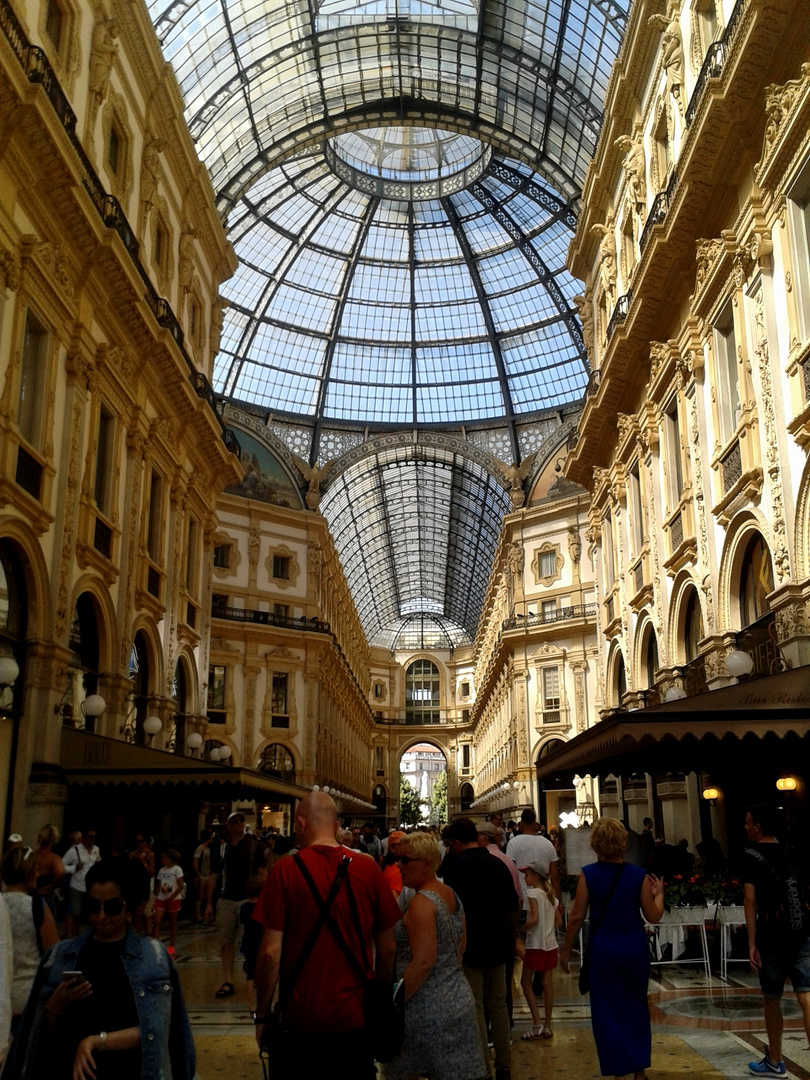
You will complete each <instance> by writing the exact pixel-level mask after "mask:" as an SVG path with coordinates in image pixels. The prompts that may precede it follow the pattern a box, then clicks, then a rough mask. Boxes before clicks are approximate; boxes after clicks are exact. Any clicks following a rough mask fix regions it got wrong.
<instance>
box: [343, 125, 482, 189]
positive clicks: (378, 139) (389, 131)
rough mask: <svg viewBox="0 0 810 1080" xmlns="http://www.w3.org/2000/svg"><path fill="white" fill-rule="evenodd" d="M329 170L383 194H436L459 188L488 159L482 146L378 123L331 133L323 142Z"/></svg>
mask: <svg viewBox="0 0 810 1080" xmlns="http://www.w3.org/2000/svg"><path fill="white" fill-rule="evenodd" d="M325 153H326V157H327V160H328V161H329V164H330V166H331V167H332V169H333V170H334V172H335V173H337V175H338V176H339V177H340V178H341V179H342V180H345V181H346V182H347V183H348V184H351V185H352V187H355V188H357V189H359V190H360V191H364V192H367V193H368V194H370V195H378V196H380V197H382V198H387V199H417V200H419V199H436V198H441V197H442V196H444V195H451V194H452V193H453V192H455V191H461V190H463V189H464V188H465V187H467V185H468V184H471V183H472V182H473V180H476V179H477V178H478V177H479V176H480V175H481V174H482V173H483V172H484V170H485V169H486V167H487V165H488V164H489V159H490V156H491V151H490V148H489V147H488V146H485V145H484V143H482V142H480V141H479V140H478V139H473V138H470V136H469V135H459V134H458V133H457V132H454V131H443V130H440V129H436V128H426V127H404V126H403V127H378V128H366V129H365V130H363V131H350V132H346V133H345V134H343V135H336V136H335V137H334V138H332V139H330V140H329V141H328V142H327V143H326V146H325Z"/></svg>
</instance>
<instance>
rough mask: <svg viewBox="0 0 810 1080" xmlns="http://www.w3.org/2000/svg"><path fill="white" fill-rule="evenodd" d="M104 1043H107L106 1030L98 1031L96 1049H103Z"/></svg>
mask: <svg viewBox="0 0 810 1080" xmlns="http://www.w3.org/2000/svg"><path fill="white" fill-rule="evenodd" d="M106 1045H107V1032H106V1031H100V1032H99V1033H98V1046H97V1047H96V1049H97V1050H103V1049H104V1047H105V1046H106Z"/></svg>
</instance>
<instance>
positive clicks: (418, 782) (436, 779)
mask: <svg viewBox="0 0 810 1080" xmlns="http://www.w3.org/2000/svg"><path fill="white" fill-rule="evenodd" d="M448 764H449V761H448V756H447V751H446V750H445V749H444V748H443V747H441V746H439V745H438V744H437V743H434V742H431V741H430V740H428V739H413V740H412V741H411V742H410V743H409V745H408V746H406V747H405V748H404V749H403V751H402V753H401V754H400V758H399V824H400V825H420V824H433V825H443V824H445V822H446V821H447V820H448V799H447V794H448Z"/></svg>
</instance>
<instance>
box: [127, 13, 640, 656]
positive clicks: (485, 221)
mask: <svg viewBox="0 0 810 1080" xmlns="http://www.w3.org/2000/svg"><path fill="white" fill-rule="evenodd" d="M630 2H631V0H321V2H319V0H168V2H167V0H147V4H148V6H149V9H150V12H151V15H152V17H153V20H154V22H155V27H156V30H157V33H158V35H159V38H160V40H161V43H162V45H163V49H164V52H165V55H166V57H167V59H168V60H169V61H170V62H171V63H172V65H173V67H174V70H175V73H176V75H177V79H178V82H179V85H180V89H181V92H182V94H183V98H184V102H185V110H186V112H185V115H186V120H187V122H188V125H189V129H190V131H191V134H192V137H193V138H194V140H195V142H196V147H197V151H198V153H199V155H200V157H201V158H202V160H203V161H204V163H205V164H206V166H207V167H208V170H209V173H210V175H211V179H212V182H213V185H214V189H215V193H216V197H217V204H218V207H219V210H220V213H221V214H222V217H223V219H224V220H225V222H226V224H227V227H228V229H229V233H230V238H231V240H232V242H233V244H234V248H235V250H236V253H237V255H238V257H239V260H240V265H239V270H238V271H237V274H236V275H235V277H234V278H233V279H232V280H231V281H230V282H228V283H227V284H226V285H225V286H224V288H223V290H222V291H223V295H224V296H225V297H226V299H227V301H228V304H229V306H228V308H227V309H226V314H225V325H224V327H223V333H222V345H221V352H220V354H219V356H218V357H217V360H216V363H215V368H214V382H215V387H216V389H217V390H218V391H219V392H220V393H223V394H225V395H226V396H229V397H232V398H233V399H234V400H235V401H244V402H247V403H250V404H251V405H253V406H254V407H258V408H261V409H263V410H266V411H267V414H268V415H273V416H275V417H277V418H278V419H279V420H280V421H281V420H283V421H284V423H286V424H288V425H289V426H290V429H291V430H292V426H293V425H294V424H296V423H297V424H298V426H299V430H301V431H302V430H307V431H310V432H311V438H310V439H309V445H308V454H306V451H304V447H303V446H300V445H299V447H298V452H304V454H305V456H308V458H309V463H310V464H311V465H314V464H315V463H316V462H318V461H320V462H321V464H323V463H324V457H325V456H330V455H329V453H328V450H326V449H324V446H325V443H324V439H326V437H327V435H328V425H329V422H330V421H332V422H333V424H342V425H344V426H347V427H348V426H351V425H353V424H356V425H358V427H359V428H360V429H361V430H362V431H363V433H364V434H363V436H362V437H363V438H366V433H367V431H368V428H367V425H372V426H376V425H380V426H383V427H389V428H390V427H394V428H402V427H406V428H416V427H419V426H421V425H424V424H432V425H440V426H453V427H455V428H456V429H458V426H459V425H461V424H469V423H472V422H475V421H485V420H487V419H491V420H493V422H494V421H498V420H499V418H502V419H503V422H504V424H505V425H506V427H507V428H508V430H509V432H510V436H509V439H510V446H511V459H512V460H511V462H510V464H518V463H519V462H520V457H521V453H520V446H521V445H522V441H521V440H522V439H523V438H524V436H523V435H521V434H519V432H522V431H525V429H526V422H527V421H528V420H529V419H530V418H532V417H534V415H535V414H536V413H538V412H539V413H542V414H544V418H543V419H542V420H541V423H544V422H545V419H546V418H547V417H548V416H549V415H552V416H553V413H551V412H550V411H551V410H553V409H555V408H562V407H565V406H566V405H569V404H570V403H572V402H575V401H577V400H578V399H579V397H580V396H581V392H582V390H583V388H584V385H585V381H586V376H587V362H586V360H585V355H584V351H583V345H582V336H581V332H580V328H579V326H578V323H577V320H576V316H575V313H574V307H573V296H574V295H575V294H576V292H577V291H578V288H577V284H576V283H575V282H574V281H573V280H572V279H571V278H570V277H569V275H568V274H567V272H566V270H565V268H564V261H565V254H566V250H567V247H568V243H569V241H570V236H571V230H572V229H573V227H574V226H575V224H576V210H577V204H578V199H579V196H580V192H581V189H582V184H583V181H584V178H585V173H586V170H587V167H588V164H589V162H590V160H591V157H592V155H593V152H594V150H595V147H596V142H597V138H598V135H599V128H600V125H601V120H602V103H603V100H604V95H605V90H606V88H607V82H608V78H609V74H610V69H611V65H612V63H613V60H614V58H615V56H616V54H617V53H618V50H619V47H620V44H621V38H622V35H623V33H624V30H625V26H626V21H627V11H628V8H629V4H630ZM299 421H300V422H299ZM519 421H520V424H519ZM324 432H326V435H325V434H324ZM465 438H466V436H465ZM333 442H334V439H333ZM423 449H424V448H420V447H416V446H415V447H413V448H402V447H398V448H397V449H396V451H394V450H393V449H392V450H391V451H390V452H389V451H386V452H385V453H382V452H381V453H378V454H376V455H372V456H369V457H366V458H364V459H363V460H362V462H358V463H357V464H356V465H352V466H350V467H348V468H347V469H345V470H344V471H342V472H338V473H337V474H336V477H335V478H334V479H333V480H330V481H327V485H326V491H325V495H324V497H323V499H322V503H321V508H322V509H323V511H324V513H325V514H326V515H327V517H328V519H329V522H330V527H331V529H332V532H333V535H334V536H335V539H336V543H337V547H338V551H339V552H340V554H341V558H342V560H343V562H344V566H345V568H346V572H347V577H348V579H349V582H350V584H351V587H352V591H353V595H354V597H355V601H356V603H357V606H358V609H359V610H360V613H361V617H362V618H363V622H364V626H365V628H366V631H367V633H368V635H369V638H370V639H371V640H376V641H378V642H380V643H383V644H387V645H389V647H394V645H395V644H396V643H404V642H407V643H408V645H409V647H411V644H412V643H413V642H416V641H417V638H418V639H419V640H420V641H426V640H427V639H428V638H431V635H432V636H433V637H434V638H436V640H437V641H441V640H447V641H448V642H450V643H455V642H459V641H463V640H469V638H470V637H471V636H472V635H474V633H475V628H476V625H477V621H478V618H479V614H480V608H481V603H482V600H483V595H484V590H485V588H486V582H487V578H488V575H489V570H490V566H491V560H492V556H493V553H494V551H495V544H496V539H497V535H498V531H499V529H500V524H501V519H502V516H503V514H504V513H505V512H507V511H508V510H509V509H510V504H509V500H508V497H507V494H508V493H507V491H506V488H505V486H504V485H503V484H500V483H499V482H498V481H497V480H493V475H494V474H493V473H492V472H487V470H486V469H485V468H483V467H481V466H480V465H479V464H478V463H477V462H475V461H473V460H471V459H470V458H469V457H466V456H465V455H464V454H453V453H449V452H448V454H445V455H444V456H443V454H442V453H440V452H438V451H435V452H431V453H430V454H428V455H427V456H425V454H424V453H421V456H420V452H421V451H422V450H423ZM502 456H505V455H504V454H502ZM495 471H496V472H497V470H495ZM425 635H427V638H426V637H425ZM431 640H432V638H431Z"/></svg>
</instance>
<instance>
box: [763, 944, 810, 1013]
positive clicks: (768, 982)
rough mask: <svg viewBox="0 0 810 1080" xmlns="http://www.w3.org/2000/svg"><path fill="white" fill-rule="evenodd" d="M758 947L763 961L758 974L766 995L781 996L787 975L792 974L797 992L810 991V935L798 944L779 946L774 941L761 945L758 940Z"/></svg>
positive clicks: (804, 992) (768, 996) (805, 992)
mask: <svg viewBox="0 0 810 1080" xmlns="http://www.w3.org/2000/svg"><path fill="white" fill-rule="evenodd" d="M757 948H758V949H759V958H760V960H761V961H762V967H761V968H760V969H759V971H758V972H757V974H758V975H759V985H760V986H761V987H762V994H763V996H764V997H766V998H780V997H781V996H782V994H783V993H784V990H785V979H786V977H787V976H790V981H791V982H792V983H793V989H794V991H795V993H797V994H807V993H810V937H807V938H805V939H804V941H803V942H802V943H801V944H800V945H798V946H790V945H787V946H784V945H783V946H778V945H774V944H773V943H772V942H764V943H763V944H761V945H760V944H759V942H757Z"/></svg>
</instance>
